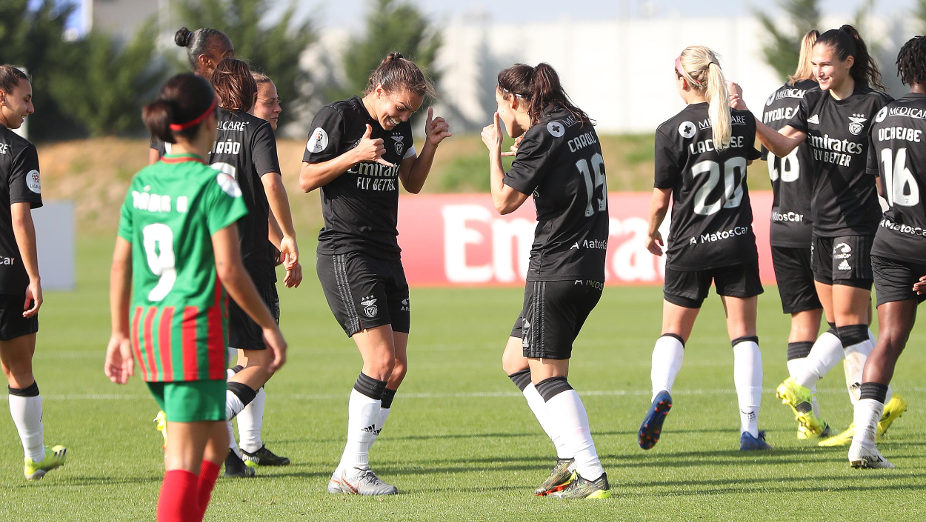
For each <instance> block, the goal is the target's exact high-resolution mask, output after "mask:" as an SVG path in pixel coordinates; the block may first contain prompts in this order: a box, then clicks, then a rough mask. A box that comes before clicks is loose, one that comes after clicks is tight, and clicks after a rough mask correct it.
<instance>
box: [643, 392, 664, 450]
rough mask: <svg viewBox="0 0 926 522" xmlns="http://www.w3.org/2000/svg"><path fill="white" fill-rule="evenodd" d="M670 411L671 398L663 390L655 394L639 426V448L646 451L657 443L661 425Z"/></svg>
mask: <svg viewBox="0 0 926 522" xmlns="http://www.w3.org/2000/svg"><path fill="white" fill-rule="evenodd" d="M670 409H672V396H671V395H669V392H668V391H666V390H663V391H661V392H659V393H657V394H656V397H655V398H654V399H653V403H652V404H650V407H649V411H647V412H646V417H643V424H641V425H640V432H639V433H638V434H637V439H638V442H639V444H640V447H641V448H643V449H645V450H647V449H650V448H652V447H653V446H655V445H656V443H657V442H659V435H660V433H661V432H662V423H663V421H665V420H666V415H668V414H669V410H670Z"/></svg>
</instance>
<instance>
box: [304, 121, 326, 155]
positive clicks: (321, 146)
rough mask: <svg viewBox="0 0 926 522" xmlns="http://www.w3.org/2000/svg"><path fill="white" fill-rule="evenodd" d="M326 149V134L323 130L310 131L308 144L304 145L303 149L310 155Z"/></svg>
mask: <svg viewBox="0 0 926 522" xmlns="http://www.w3.org/2000/svg"><path fill="white" fill-rule="evenodd" d="M326 148H328V133H327V132H325V129H323V128H321V127H318V128H317V129H315V130H313V131H312V135H311V136H310V137H309V142H308V143H306V144H305V149H306V150H307V151H309V152H312V153H318V152H321V151H323V150H325V149H326Z"/></svg>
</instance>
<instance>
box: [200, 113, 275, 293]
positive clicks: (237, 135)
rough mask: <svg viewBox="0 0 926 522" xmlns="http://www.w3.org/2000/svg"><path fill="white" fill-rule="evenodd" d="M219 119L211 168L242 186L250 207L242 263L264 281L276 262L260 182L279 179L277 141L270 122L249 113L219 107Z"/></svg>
mask: <svg viewBox="0 0 926 522" xmlns="http://www.w3.org/2000/svg"><path fill="white" fill-rule="evenodd" d="M216 116H217V118H218V126H217V129H218V132H217V134H216V138H215V144H213V146H212V151H210V152H209V164H210V165H211V166H212V168H214V169H216V170H220V171H222V172H224V173H226V174H229V175H231V176H233V177H234V178H235V179H236V180H237V181H238V185H240V186H241V195H242V197H243V198H244V202H245V204H246V205H247V207H248V214H247V215H246V216H244V217H243V218H241V219H239V220H238V235H239V239H240V241H241V260H242V262H243V263H244V266H245V267H246V268H247V269H248V272H249V273H250V274H251V276H252V277H255V278H256V277H263V275H264V274H272V273H274V269H273V266H274V260H273V256H272V255H271V249H270V241H269V239H268V235H267V234H268V222H269V217H270V204H269V203H268V202H267V194H266V193H265V192H264V185H263V182H261V178H262V177H263V176H265V175H273V176H278V175H279V172H280V163H279V159H278V158H277V142H276V137H275V136H274V135H273V129H272V128H271V127H270V124H269V123H268V122H267V121H265V120H262V119H260V118H258V117H256V116H252V115H250V114H248V113H246V112H243V111H227V110H225V109H223V108H221V107H219V108H216ZM262 280H263V279H262Z"/></svg>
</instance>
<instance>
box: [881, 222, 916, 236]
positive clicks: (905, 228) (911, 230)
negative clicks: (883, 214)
mask: <svg viewBox="0 0 926 522" xmlns="http://www.w3.org/2000/svg"><path fill="white" fill-rule="evenodd" d="M881 226H882V227H884V228H886V229H888V230H893V231H894V232H900V233H901V234H907V235H909V236H917V237H926V230H924V229H923V227H912V226H910V225H904V224H902V223H894V222H893V221H891V220H890V219H888V218H883V219H881Z"/></svg>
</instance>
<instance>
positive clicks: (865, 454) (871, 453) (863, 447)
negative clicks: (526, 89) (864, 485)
mask: <svg viewBox="0 0 926 522" xmlns="http://www.w3.org/2000/svg"><path fill="white" fill-rule="evenodd" d="M849 466H852V467H853V468H888V469H890V468H893V467H894V465H893V464H891V463H890V462H888V461H887V460H886V459H885V458H884V457H882V456H881V453H880V452H879V451H878V448H877V446H875V445H874V444H871V445H868V444H857V443H855V442H853V443H852V445H851V446H849Z"/></svg>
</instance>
